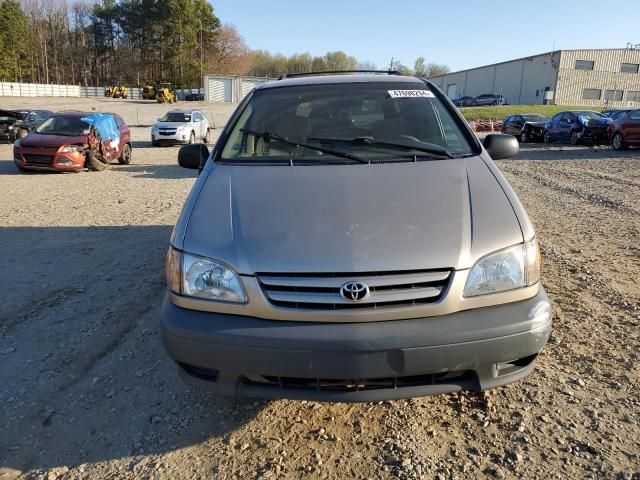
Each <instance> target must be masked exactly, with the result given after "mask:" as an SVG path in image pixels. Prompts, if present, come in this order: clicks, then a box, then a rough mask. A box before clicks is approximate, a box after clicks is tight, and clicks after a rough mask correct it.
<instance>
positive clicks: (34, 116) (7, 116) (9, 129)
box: [0, 110, 53, 142]
mask: <svg viewBox="0 0 640 480" xmlns="http://www.w3.org/2000/svg"><path fill="white" fill-rule="evenodd" d="M51 115H53V112H50V111H49V110H0V138H1V139H3V140H10V141H12V142H13V141H15V140H16V139H18V138H22V137H26V136H27V135H28V134H29V132H31V131H32V130H33V129H34V128H36V127H37V126H38V125H40V124H41V123H42V122H44V121H45V120H46V119H47V118H49V117H50V116H51Z"/></svg>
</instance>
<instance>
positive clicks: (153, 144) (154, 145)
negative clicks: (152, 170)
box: [151, 140, 160, 147]
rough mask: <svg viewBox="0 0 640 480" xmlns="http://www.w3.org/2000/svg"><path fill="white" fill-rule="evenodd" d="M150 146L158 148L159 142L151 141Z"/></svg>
mask: <svg viewBox="0 0 640 480" xmlns="http://www.w3.org/2000/svg"><path fill="white" fill-rule="evenodd" d="M151 146H152V147H159V146H160V142H158V141H157V140H151Z"/></svg>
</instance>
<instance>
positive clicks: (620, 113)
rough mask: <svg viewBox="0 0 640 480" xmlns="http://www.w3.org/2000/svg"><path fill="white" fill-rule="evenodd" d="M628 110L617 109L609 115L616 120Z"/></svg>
mask: <svg viewBox="0 0 640 480" xmlns="http://www.w3.org/2000/svg"><path fill="white" fill-rule="evenodd" d="M628 111H629V110H617V111H615V112H612V113H611V114H610V115H609V117H610V118H612V119H614V120H617V119H619V118H620V117H622V116H624V115H625V114H626V113H627V112H628Z"/></svg>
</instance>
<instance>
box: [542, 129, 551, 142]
mask: <svg viewBox="0 0 640 480" xmlns="http://www.w3.org/2000/svg"><path fill="white" fill-rule="evenodd" d="M542 141H543V142H544V143H546V144H549V143H551V134H550V133H549V132H548V131H547V130H545V131H544V133H543V134H542Z"/></svg>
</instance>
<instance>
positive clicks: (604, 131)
mask: <svg viewBox="0 0 640 480" xmlns="http://www.w3.org/2000/svg"><path fill="white" fill-rule="evenodd" d="M578 138H580V139H581V140H588V141H593V142H596V143H608V142H609V127H607V126H605V127H588V128H584V129H583V130H582V132H579V133H578Z"/></svg>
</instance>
